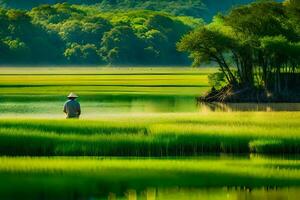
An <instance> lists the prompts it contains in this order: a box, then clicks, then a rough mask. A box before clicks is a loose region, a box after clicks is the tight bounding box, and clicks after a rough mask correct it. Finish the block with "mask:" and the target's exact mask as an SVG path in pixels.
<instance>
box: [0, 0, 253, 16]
mask: <svg viewBox="0 0 300 200" xmlns="http://www.w3.org/2000/svg"><path fill="white" fill-rule="evenodd" d="M253 1H254V0H222V3H220V2H219V0H164V1H161V0H26V1H24V0H0V3H1V2H2V5H4V6H7V7H11V8H22V9H31V8H33V7H36V6H39V5H42V4H56V3H64V2H67V3H70V4H81V5H83V4H84V5H96V6H97V8H98V9H99V10H102V11H111V10H116V9H117V10H126V9H142V10H153V11H163V12H168V13H170V14H173V15H180V16H193V17H197V18H204V19H206V20H208V21H209V20H211V18H212V17H213V16H214V15H215V14H216V13H218V12H226V11H228V10H229V9H230V8H231V7H232V6H234V5H242V4H247V3H250V2H253Z"/></svg>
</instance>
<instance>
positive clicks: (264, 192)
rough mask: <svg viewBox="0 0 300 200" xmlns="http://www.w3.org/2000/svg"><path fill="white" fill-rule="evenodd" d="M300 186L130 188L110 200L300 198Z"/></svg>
mask: <svg viewBox="0 0 300 200" xmlns="http://www.w3.org/2000/svg"><path fill="white" fill-rule="evenodd" d="M299 195H300V191H299V188H280V189H278V188H277V189H276V188H261V189H254V190H248V189H244V188H212V189H196V188H194V189H191V188H188V189H187V188H165V189H164V188H148V189H146V190H144V191H136V190H128V191H127V192H125V194H124V195H123V196H122V195H117V194H114V193H110V194H109V196H108V199H109V200H116V199H128V200H137V199H145V200H186V199H189V200H200V199H205V200H224V199H228V200H267V199H272V200H276V199H278V200H279V199H280V200H285V199H288V200H298V199H299Z"/></svg>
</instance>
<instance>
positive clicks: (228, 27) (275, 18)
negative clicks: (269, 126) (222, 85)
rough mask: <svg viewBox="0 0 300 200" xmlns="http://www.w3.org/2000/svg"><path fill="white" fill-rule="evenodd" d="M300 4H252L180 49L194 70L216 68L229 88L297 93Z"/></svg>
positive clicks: (193, 36)
mask: <svg viewBox="0 0 300 200" xmlns="http://www.w3.org/2000/svg"><path fill="white" fill-rule="evenodd" d="M293 2H296V1H289V3H288V2H286V3H284V4H282V3H276V2H273V1H263V2H258V3H252V4H250V5H245V6H241V7H238V8H235V9H233V10H232V11H231V12H230V13H229V14H228V15H225V16H217V17H215V19H214V21H213V22H212V23H211V24H209V25H206V26H205V27H202V28H199V29H198V30H196V31H194V32H192V33H190V34H188V35H186V36H185V37H184V38H183V39H182V40H181V42H180V43H179V45H178V47H179V49H180V50H181V51H187V52H189V53H190V54H191V56H192V57H193V58H194V61H195V64H196V65H198V64H200V63H202V62H215V63H217V64H218V65H219V67H220V70H221V72H222V74H223V75H224V76H225V79H226V80H227V82H228V83H229V84H230V85H233V86H237V85H238V86H239V88H262V89H264V90H267V91H272V92H273V93H274V94H281V93H283V92H287V91H290V90H293V89H294V88H295V87H298V85H299V84H297V83H298V82H299V75H298V72H299V70H300V29H299V22H300V19H299V16H300V7H299V5H297V4H296V3H293Z"/></svg>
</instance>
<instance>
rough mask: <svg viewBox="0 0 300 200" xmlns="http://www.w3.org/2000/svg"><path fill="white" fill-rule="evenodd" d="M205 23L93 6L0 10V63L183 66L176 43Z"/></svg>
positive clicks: (185, 59) (146, 12) (155, 13)
mask: <svg viewBox="0 0 300 200" xmlns="http://www.w3.org/2000/svg"><path fill="white" fill-rule="evenodd" d="M201 24H203V22H202V20H200V19H195V18H192V17H182V16H179V17H176V16H174V15H170V14H166V13H163V12H153V11H145V10H135V11H134V10H131V11H126V12H125V11H124V12H123V11H119V12H101V11H99V9H98V8H97V7H94V6H90V7H87V6H80V5H70V4H67V3H63V4H55V5H41V6H38V7H34V8H33V9H32V10H29V11H25V10H24V11H20V10H14V9H4V8H2V9H0V48H1V49H2V51H1V54H0V62H2V63H51V64H55V63H59V64H102V63H103V64H104V63H106V64H175V65H181V64H187V63H189V60H188V59H187V56H186V55H185V54H184V53H180V52H178V51H177V50H176V42H177V41H178V40H179V39H180V38H181V37H182V36H183V35H184V34H186V33H188V32H189V31H191V30H192V29H193V28H194V27H196V26H200V25H201Z"/></svg>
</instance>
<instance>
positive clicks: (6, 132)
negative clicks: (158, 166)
mask: <svg viewBox="0 0 300 200" xmlns="http://www.w3.org/2000/svg"><path fill="white" fill-rule="evenodd" d="M299 120H300V114H299V113H293V112H279V113H272V112H271V113H260V112H254V113H250V112H243V113H202V114H184V113H181V114H148V115H146V114H145V115H134V116H131V115H127V116H126V115H121V116H118V115H111V116H109V115H108V116H105V117H103V118H102V119H101V118H99V119H97V120H80V121H77V120H68V121H66V120H54V119H53V120H45V119H43V120H40V119H0V144H1V145H0V154H1V155H14V156H20V155H31V156H74V155H76V156H184V155H185V156H187V155H201V154H203V153H236V154H238V153H263V154H270V153H273V154H291V153H292V154H296V153H300V147H299V145H300V123H299ZM28 144H30V145H28Z"/></svg>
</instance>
